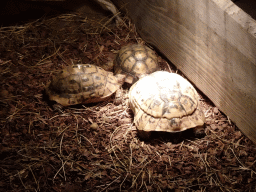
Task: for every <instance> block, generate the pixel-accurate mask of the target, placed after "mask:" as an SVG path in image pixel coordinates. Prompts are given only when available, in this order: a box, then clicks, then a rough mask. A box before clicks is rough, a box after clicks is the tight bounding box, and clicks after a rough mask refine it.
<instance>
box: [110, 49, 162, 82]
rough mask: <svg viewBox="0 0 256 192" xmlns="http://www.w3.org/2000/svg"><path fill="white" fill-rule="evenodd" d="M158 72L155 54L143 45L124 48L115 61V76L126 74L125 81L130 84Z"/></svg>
mask: <svg viewBox="0 0 256 192" xmlns="http://www.w3.org/2000/svg"><path fill="white" fill-rule="evenodd" d="M157 70H159V66H158V62H157V56H156V54H155V52H154V51H153V50H152V49H150V48H149V47H147V46H145V45H141V44H133V45H127V46H124V47H122V48H121V49H120V51H119V52H118V54H117V56H116V58H115V60H114V74H126V80H125V81H126V82H128V83H134V82H136V81H137V80H138V79H139V78H141V77H143V76H145V75H146V74H150V73H153V72H155V71H157Z"/></svg>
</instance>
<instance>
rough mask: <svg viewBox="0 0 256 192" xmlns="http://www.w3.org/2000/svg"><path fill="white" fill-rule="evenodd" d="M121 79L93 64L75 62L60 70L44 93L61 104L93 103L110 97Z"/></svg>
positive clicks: (120, 83)
mask: <svg viewBox="0 0 256 192" xmlns="http://www.w3.org/2000/svg"><path fill="white" fill-rule="evenodd" d="M123 79H124V76H123V77H122V76H114V75H113V73H111V72H107V71H105V70H104V69H102V68H101V67H98V66H95V65H91V64H76V65H73V66H68V67H66V68H64V69H63V70H62V71H60V73H59V74H58V75H57V76H56V77H54V78H53V80H52V81H51V82H50V83H49V84H48V86H47V87H46V94H47V95H48V96H49V99H50V100H53V101H56V102H57V103H59V104H61V105H62V106H69V105H76V104H86V103H95V102H100V101H103V100H105V99H107V98H108V97H110V96H111V95H112V94H113V93H114V92H115V91H116V90H117V89H118V88H119V87H120V86H121V85H122V80H123Z"/></svg>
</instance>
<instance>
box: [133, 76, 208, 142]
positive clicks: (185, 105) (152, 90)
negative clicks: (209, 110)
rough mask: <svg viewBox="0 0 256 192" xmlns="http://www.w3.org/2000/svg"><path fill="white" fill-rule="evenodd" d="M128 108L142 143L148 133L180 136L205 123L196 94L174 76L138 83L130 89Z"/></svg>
mask: <svg viewBox="0 0 256 192" xmlns="http://www.w3.org/2000/svg"><path fill="white" fill-rule="evenodd" d="M129 105H130V107H131V109H132V111H133V112H134V123H135V126H136V127H137V130H138V134H139V136H140V137H142V138H145V139H147V138H148V137H149V136H150V134H151V131H164V132H180V131H184V130H187V129H190V128H195V127H197V128H201V127H202V126H203V125H204V122H205V117H204V113H203V111H202V109H201V108H200V106H199V95H198V93H197V91H196V90H195V88H194V87H193V86H192V85H191V84H190V83H189V82H188V81H187V80H186V79H184V78H183V77H181V76H180V75H178V74H176V73H169V72H166V71H157V72H154V73H152V74H150V75H148V76H145V77H143V78H142V79H140V80H138V81H137V82H136V83H135V84H134V85H132V87H131V88H130V91H129ZM195 130H196V129H195Z"/></svg>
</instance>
